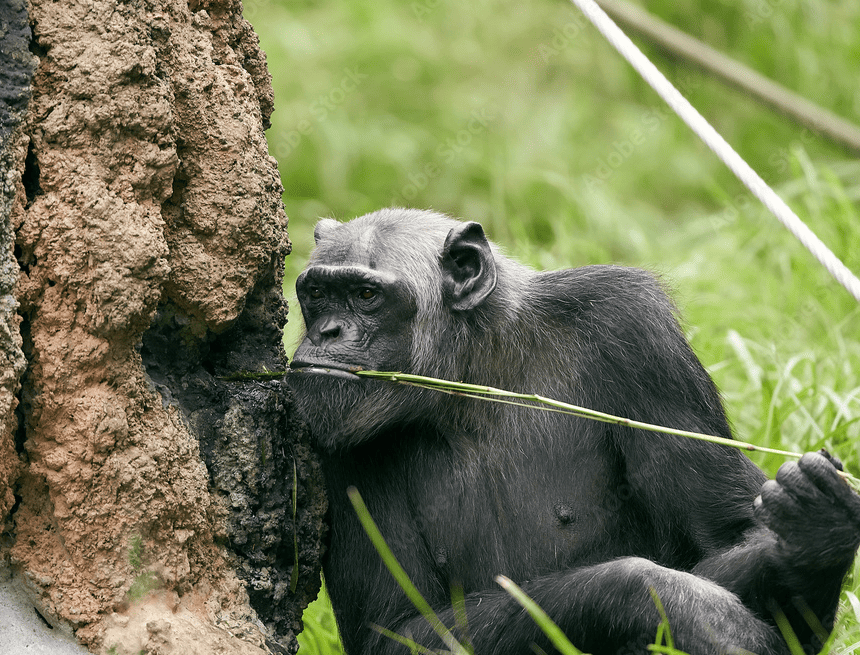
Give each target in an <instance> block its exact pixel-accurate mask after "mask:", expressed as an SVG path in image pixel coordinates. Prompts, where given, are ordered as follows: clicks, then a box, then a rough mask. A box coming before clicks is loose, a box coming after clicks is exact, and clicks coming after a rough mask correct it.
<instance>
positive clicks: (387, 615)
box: [289, 209, 860, 655]
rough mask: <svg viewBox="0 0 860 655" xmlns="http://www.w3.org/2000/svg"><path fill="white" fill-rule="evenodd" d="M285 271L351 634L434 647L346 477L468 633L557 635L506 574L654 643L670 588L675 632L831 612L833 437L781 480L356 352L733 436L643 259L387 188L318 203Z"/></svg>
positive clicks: (546, 604)
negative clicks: (548, 258)
mask: <svg viewBox="0 0 860 655" xmlns="http://www.w3.org/2000/svg"><path fill="white" fill-rule="evenodd" d="M314 236H315V240H316V248H315V250H314V252H313V254H312V256H311V259H310V263H309V264H308V266H307V268H306V270H305V271H304V272H303V273H302V274H301V275H300V277H299V279H298V281H297V283H296V289H297V292H298V297H299V301H300V303H301V308H302V314H303V316H304V321H305V326H306V337H305V339H304V340H303V341H302V343H301V345H300V346H299V348H298V351H297V352H296V354H295V357H294V359H293V362H292V367H293V368H294V369H301V371H300V372H296V371H293V373H292V374H291V375H290V376H289V379H290V383H291V385H292V387H293V388H294V391H295V397H296V402H297V403H298V407H299V409H300V411H301V412H302V413H303V414H304V416H305V418H306V420H307V422H308V424H309V426H310V429H311V431H312V433H313V435H314V438H315V440H316V442H317V444H318V446H319V449H320V451H321V453H322V457H323V468H324V472H325V477H326V484H327V488H328V494H329V502H330V509H329V518H330V524H331V533H330V543H329V547H328V552H327V554H326V556H325V561H324V563H323V570H324V574H325V579H326V583H327V585H328V589H329V593H330V595H331V600H332V605H333V607H334V611H335V615H336V617H337V623H338V626H339V628H340V633H341V637H342V639H343V644H344V647H345V648H346V651H347V653H349V654H350V655H358V654H361V653H364V654H368V655H371V654H372V655H378V654H380V653H406V652H408V648H407V647H405V646H403V645H401V644H400V643H398V642H397V641H394V640H392V639H391V638H389V637H386V636H382V635H381V634H380V632H379V631H378V630H376V629H375V628H374V626H381V627H383V628H387V629H388V630H392V631H394V632H396V633H399V634H401V635H406V636H408V637H410V638H411V639H413V640H415V641H416V642H418V643H419V644H422V645H423V646H426V647H428V648H439V647H441V645H442V644H441V641H440V640H439V638H438V637H437V636H436V635H435V634H434V633H433V631H432V629H431V627H430V626H429V624H428V623H427V621H426V620H425V619H424V618H423V617H421V616H420V615H419V614H418V612H417V611H416V610H415V608H414V607H413V605H412V604H411V603H410V602H409V600H408V599H407V598H406V596H405V595H404V594H403V593H402V592H401V591H400V589H399V588H398V586H397V584H396V582H395V581H394V579H393V577H392V576H391V574H390V573H389V572H388V571H387V570H386V569H385V567H384V565H383V564H382V562H381V560H380V558H379V557H378V555H377V554H376V552H375V551H374V549H373V547H372V545H371V543H370V541H369V539H368V538H367V536H366V535H365V534H364V532H363V530H362V528H361V527H360V525H359V523H358V521H357V518H356V516H355V513H354V511H353V509H352V507H351V505H350V502H349V500H348V498H347V495H346V490H347V488H348V487H349V486H351V485H354V486H355V487H357V488H358V490H359V492H360V493H361V494H362V497H363V498H364V500H365V502H366V504H367V506H368V508H369V510H370V513H371V515H372V516H373V518H374V519H375V520H376V522H377V524H378V525H379V527H380V529H381V531H382V533H383V535H384V536H385V538H386V539H387V542H388V544H389V545H390V546H391V548H392V549H393V551H394V553H395V555H396V556H397V558H398V559H399V561H400V562H401V564H402V565H403V567H404V568H405V569H406V571H407V573H408V574H409V575H410V577H411V579H412V581H413V582H414V583H415V585H417V587H418V589H419V590H420V591H421V592H422V593H423V595H424V597H425V598H427V600H428V601H429V602H430V604H431V605H432V606H433V607H434V609H435V610H436V611H437V612H438V613H439V616H440V617H441V618H442V619H443V621H444V622H445V623H446V624H447V625H448V626H449V627H453V626H455V624H457V620H456V612H455V610H454V609H452V600H451V599H452V589H459V590H461V591H462V593H463V595H464V607H465V615H466V619H467V625H466V627H465V628H464V629H461V630H460V634H461V636H464V637H465V638H467V639H468V640H469V641H470V642H471V644H472V645H473V647H474V651H475V653H476V654H477V655H489V654H516V655H520V654H524V653H529V652H532V650H531V649H532V646H533V645H535V644H536V645H537V646H539V647H541V648H543V649H544V650H547V651H549V650H550V649H551V646H550V645H549V643H548V640H547V639H546V638H545V637H544V636H543V635H542V633H541V632H540V630H539V629H538V628H537V627H536V626H535V624H534V623H533V622H532V620H531V619H530V618H529V617H528V616H527V615H526V614H525V613H524V611H522V610H521V608H520V606H519V605H518V604H517V603H516V602H515V601H513V600H512V599H511V597H510V596H509V595H508V594H507V593H506V592H505V591H503V590H501V589H500V588H499V587H498V585H497V584H496V583H495V582H494V579H495V576H497V575H498V574H504V575H506V576H508V577H509V578H511V579H513V580H514V581H515V582H517V583H518V584H520V585H521V586H522V587H523V589H524V590H525V591H526V593H528V595H530V596H531V597H532V598H533V599H534V600H535V601H537V603H538V604H539V605H540V606H541V607H543V608H544V610H546V611H547V613H548V614H549V615H550V616H551V617H552V618H553V619H554V620H555V622H556V623H557V624H558V625H559V626H560V627H561V628H562V630H563V631H564V632H565V633H566V634H567V635H568V637H569V638H570V640H571V641H572V642H573V644H574V645H576V646H577V647H578V648H580V649H582V650H583V651H585V652H590V653H595V654H599V653H612V654H616V653H622V652H623V653H627V652H643V651H644V648H645V646H646V645H647V644H649V643H652V642H653V640H654V638H655V636H656V633H657V628H658V625H659V623H660V621H661V616H660V614H659V613H658V610H657V607H656V603H655V600H654V596H653V594H656V597H657V598H658V599H659V601H660V602H661V603H662V605H663V607H664V608H665V612H666V615H667V616H668V620H669V625H670V628H671V632H672V635H673V637H674V641H675V645H676V647H679V648H681V649H683V650H685V651H686V652H688V653H691V654H694V655H695V654H699V653H734V652H746V651H750V652H753V653H759V654H763V653H785V652H788V650H787V646H786V642H785V641H784V639H783V637H782V636H781V634H782V633H781V631H780V630H779V629H778V627H777V622H778V619H784V620H785V621H787V622H788V624H789V625H790V626H791V628H792V629H793V631H794V633H795V634H796V635H797V637H798V638H799V640H800V643H801V644H802V645H803V646H804V647H806V648H807V650H808V652H811V650H814V649H815V648H817V647H818V646H819V645H820V643H821V641H822V640H823V639H825V638H826V635H827V633H828V632H830V630H831V629H832V626H833V622H834V614H835V611H836V608H837V601H838V596H839V592H840V586H841V583H842V580H843V577H844V576H845V574H846V572H847V570H848V568H849V567H850V566H851V564H852V561H853V558H854V555H855V551H856V549H857V546H858V543H860V497H858V496H857V495H856V494H854V493H853V492H852V491H851V490H850V488H849V487H848V486H847V485H846V484H845V483H844V482H843V481H842V480H841V479H840V478H839V476H838V474H837V469H838V468H841V465H840V464H839V463H838V461H837V460H835V459H834V458H832V457H830V456H829V455H828V454H827V453H826V452H822V453H808V454H806V455H804V456H803V458H802V459H800V461H799V462H792V463H787V464H784V465H783V466H782V468H781V469H780V470H779V473H778V475H777V477H776V480H772V481H765V475H764V474H763V473H762V472H761V471H760V470H759V469H758V468H757V467H756V466H755V465H753V464H752V463H751V462H750V460H749V459H747V458H746V457H745V456H744V455H743V454H742V453H740V452H739V451H738V450H737V449H734V448H729V447H725V446H720V445H714V444H711V443H706V442H701V441H693V440H690V439H685V438H682V437H675V436H670V435H666V434H656V433H653V432H645V431H641V430H638V429H632V428H630V427H626V426H617V425H610V424H606V423H597V422H593V421H589V420H586V419H582V418H576V417H572V416H569V415H564V414H559V413H551V412H544V411H538V410H535V409H533V408H523V407H517V406H512V405H504V404H498V403H492V402H484V401H480V400H475V399H470V398H464V397H458V396H452V395H447V394H443V393H439V392H436V391H429V390H425V389H417V388H414V387H407V386H403V385H396V384H392V383H390V382H384V381H372V380H368V379H366V378H359V377H358V376H355V375H352V374H350V373H348V372H347V371H349V370H355V369H356V368H363V369H374V370H381V371H402V372H410V373H416V374H421V375H429V376H433V377H441V378H446V379H449V380H462V381H466V382H471V383H475V384H482V385H491V386H494V387H501V388H505V389H509V390H512V391H519V392H524V393H538V394H541V395H543V396H549V397H553V398H557V399H559V400H563V401H567V402H571V403H574V404H577V405H583V406H586V407H590V408H593V409H596V410H600V411H604V412H608V413H612V414H616V415H620V416H625V417H628V418H631V419H635V420H639V421H644V422H648V423H656V424H659V425H665V426H670V427H674V428H680V429H684V430H691V431H697V432H704V433H709V434H714V435H719V436H722V437H731V430H730V428H729V424H728V422H727V419H726V417H725V414H724V410H723V407H722V403H721V399H720V396H719V393H718V391H717V389H716V388H715V386H714V384H713V382H712V380H711V379H710V377H709V376H708V374H707V373H706V372H705V370H704V369H703V367H702V365H701V364H700V362H699V361H698V359H697V358H696V356H695V355H694V354H693V351H692V350H691V348H690V346H689V345H688V343H687V341H686V340H685V338H684V336H683V334H682V331H681V329H680V327H679V325H678V322H677V320H676V318H675V308H674V306H673V304H672V302H671V301H670V300H669V299H668V298H667V296H666V295H665V293H664V292H663V290H662V289H661V286H660V283H658V282H657V281H655V279H654V277H652V275H650V274H649V273H646V272H643V271H641V270H636V269H631V268H624V267H620V266H586V267H583V268H576V269H571V270H564V271H553V272H536V271H534V270H531V269H529V268H527V267H525V266H523V265H520V264H518V263H516V262H514V261H512V260H510V259H508V258H507V257H505V256H504V255H503V254H502V253H501V252H500V250H499V248H498V247H497V246H495V245H494V244H492V243H490V242H489V241H488V240H487V238H486V237H485V235H484V231H483V229H482V227H481V226H480V225H479V224H478V223H474V222H460V221H456V220H453V219H451V218H448V217H447V216H443V215H440V214H438V213H434V212H429V211H418V210H412V209H384V210H381V211H377V212H374V213H372V214H367V215H365V216H362V217H360V218H356V219H354V220H352V221H349V222H346V223H338V222H337V221H335V220H332V219H326V220H322V221H321V222H319V223H318V225H317V227H316V230H315V234H314Z"/></svg>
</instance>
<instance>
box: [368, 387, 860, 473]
mask: <svg viewBox="0 0 860 655" xmlns="http://www.w3.org/2000/svg"><path fill="white" fill-rule="evenodd" d="M353 372H354V373H355V375H358V376H360V377H363V378H369V379H374V380H385V381H389V382H396V383H399V384H405V385H409V386H413V387H420V388H422V389H432V390H435V391H441V392H442V393H448V394H452V395H455V396H464V397H467V398H476V399H478V400H486V401H490V402H500V403H505V404H513V405H518V406H521V407H530V408H532V409H538V410H543V411H552V412H560V413H562V414H570V415H572V416H579V417H581V418H586V419H591V420H593V421H600V422H602V423H612V424H615V425H624V426H627V427H629V428H636V429H639V430H646V431H648V432H661V433H663V434H671V435H675V436H678V437H687V438H689V439H697V440H699V441H707V442H709V443H713V444H719V445H721V446H729V447H731V448H737V449H739V450H747V451H750V452H761V453H770V454H773V455H780V456H782V457H790V458H793V459H800V457H801V456H802V453H795V452H792V451H789V450H779V449H778V448H770V447H768V446H758V445H756V444H752V443H749V442H746V441H738V440H737V439H727V438H725V437H718V436H716V435H713V434H703V433H701V432H691V431H689V430H679V429H677V428H670V427H666V426H663V425H654V424H653V423H645V422H643V421H635V420H633V419H629V418H625V417H622V416H615V415H614V414H607V413H605V412H599V411H597V410H594V409H588V408H587V407H581V406H579V405H573V404H571V403H565V402H562V401H560V400H555V399H554V398H547V397H545V396H540V395H538V394H529V393H517V392H514V391H507V390H505V389H498V388H496V387H488V386H484V385H479V384H469V383H465V382H454V381H452V380H443V379H440V378H433V377H427V376H424V375H414V374H412V373H399V372H384V371H363V370H360V371H353ZM839 475H841V476H842V477H843V478H844V479H846V480H847V481H848V482H849V483H850V484H851V485H852V486H853V487H854V488H855V489H857V488H860V480H858V479H857V478H855V477H854V476H852V475H850V474H849V473H847V472H845V471H839Z"/></svg>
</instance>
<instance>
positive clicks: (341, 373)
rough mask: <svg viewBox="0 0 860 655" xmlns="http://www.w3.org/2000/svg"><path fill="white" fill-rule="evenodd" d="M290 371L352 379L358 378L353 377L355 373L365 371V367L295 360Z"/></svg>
mask: <svg viewBox="0 0 860 655" xmlns="http://www.w3.org/2000/svg"><path fill="white" fill-rule="evenodd" d="M290 369H291V370H292V371H293V372H296V373H319V374H323V375H336V376H338V377H349V378H352V379H355V378H356V377H357V376H355V375H353V373H355V372H356V371H362V370H364V368H363V367H361V366H357V365H350V364H342V363H339V362H329V361H325V360H318V359H294V360H293V361H292V362H290Z"/></svg>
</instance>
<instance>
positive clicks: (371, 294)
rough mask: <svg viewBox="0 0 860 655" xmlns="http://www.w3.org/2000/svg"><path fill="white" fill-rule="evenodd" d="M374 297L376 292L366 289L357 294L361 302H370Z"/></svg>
mask: <svg viewBox="0 0 860 655" xmlns="http://www.w3.org/2000/svg"><path fill="white" fill-rule="evenodd" d="M375 296H376V291H374V290H373V289H368V288H366V287H365V288H364V289H362V290H361V291H359V292H358V297H359V298H361V299H362V300H370V299H371V298H374V297H375Z"/></svg>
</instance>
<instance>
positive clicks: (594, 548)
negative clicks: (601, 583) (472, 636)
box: [412, 458, 635, 592]
mask: <svg viewBox="0 0 860 655" xmlns="http://www.w3.org/2000/svg"><path fill="white" fill-rule="evenodd" d="M579 461H583V460H579ZM575 462H576V458H571V459H570V460H569V461H568V462H567V463H565V462H559V463H558V465H547V463H546V461H544V462H542V464H543V466H542V467H541V470H537V468H538V467H536V466H530V462H524V463H523V465H522V467H521V468H520V469H519V470H517V469H510V468H509V469H506V470H498V469H495V470H494V469H491V468H488V469H487V470H485V471H484V472H483V475H480V476H477V475H476V476H474V477H472V478H471V483H470V484H465V482H466V481H468V480H470V476H463V475H459V476H458V475H454V476H453V477H452V478H449V479H448V484H447V485H441V486H440V487H438V488H435V489H425V491H426V492H427V493H426V494H422V497H423V498H422V501H421V502H417V503H413V507H412V509H413V512H414V516H415V521H416V528H417V530H418V532H419V534H420V535H421V537H422V541H423V542H424V544H426V549H427V552H426V557H427V559H428V564H429V566H431V567H432V568H433V569H434V571H435V574H436V576H437V578H438V579H441V580H442V581H447V582H449V583H455V584H461V585H462V586H463V588H464V590H465V591H466V592H468V591H470V590H477V589H484V588H488V587H491V586H492V585H493V580H494V578H495V576H497V575H499V574H504V575H506V576H508V577H510V578H512V579H514V580H527V579H531V578H534V577H536V576H539V575H543V574H546V573H550V572H553V571H558V570H563V569H568V568H572V567H575V566H579V565H584V564H589V563H594V562H599V561H606V560H608V559H612V558H614V557H618V556H621V555H627V554H631V553H630V552H629V551H630V550H631V549H633V548H635V546H634V545H633V543H632V541H631V536H633V537H634V538H635V535H630V534H629V532H630V530H629V528H630V527H631V526H632V525H633V523H634V522H635V521H634V520H631V516H630V509H631V507H630V505H631V502H630V501H631V493H630V490H629V487H627V486H626V485H625V484H624V483H623V481H621V480H619V479H618V475H617V473H616V472H615V471H614V470H613V469H612V467H611V466H609V465H608V464H607V463H606V462H604V461H603V460H602V459H600V458H591V459H589V461H588V466H581V465H580V466H577V465H576V463H575Z"/></svg>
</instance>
